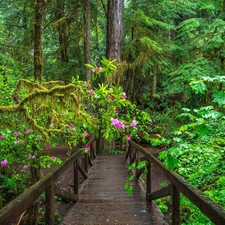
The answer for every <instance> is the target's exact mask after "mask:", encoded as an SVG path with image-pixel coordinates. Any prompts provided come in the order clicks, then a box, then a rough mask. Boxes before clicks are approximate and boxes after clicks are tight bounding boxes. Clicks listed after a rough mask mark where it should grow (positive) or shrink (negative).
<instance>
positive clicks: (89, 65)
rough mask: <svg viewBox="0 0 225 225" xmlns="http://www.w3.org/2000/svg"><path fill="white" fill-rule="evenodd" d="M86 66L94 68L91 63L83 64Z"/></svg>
mask: <svg viewBox="0 0 225 225" xmlns="http://www.w3.org/2000/svg"><path fill="white" fill-rule="evenodd" d="M84 65H85V66H86V67H88V68H90V69H94V68H95V67H94V66H92V65H91V64H84Z"/></svg>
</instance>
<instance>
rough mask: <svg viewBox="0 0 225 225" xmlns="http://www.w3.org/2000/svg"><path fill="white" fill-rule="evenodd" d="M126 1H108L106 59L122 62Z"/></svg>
mask: <svg viewBox="0 0 225 225" xmlns="http://www.w3.org/2000/svg"><path fill="white" fill-rule="evenodd" d="M123 13H124V0H108V8H107V43H106V57H107V58H108V59H117V62H120V61H121V46H122V41H123V34H124V25H123Z"/></svg>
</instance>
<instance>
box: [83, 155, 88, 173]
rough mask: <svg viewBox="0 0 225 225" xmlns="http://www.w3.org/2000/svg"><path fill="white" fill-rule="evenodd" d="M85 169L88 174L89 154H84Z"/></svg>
mask: <svg viewBox="0 0 225 225" xmlns="http://www.w3.org/2000/svg"><path fill="white" fill-rule="evenodd" d="M84 169H85V172H86V173H88V154H87V153H85V154H84Z"/></svg>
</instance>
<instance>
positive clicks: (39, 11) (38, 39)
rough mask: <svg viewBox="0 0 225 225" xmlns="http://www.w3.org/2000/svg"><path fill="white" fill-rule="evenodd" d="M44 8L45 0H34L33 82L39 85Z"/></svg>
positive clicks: (41, 65) (41, 67)
mask: <svg viewBox="0 0 225 225" xmlns="http://www.w3.org/2000/svg"><path fill="white" fill-rule="evenodd" d="M45 7H46V0H35V4H34V80H35V81H39V82H40V83H41V80H42V69H43V56H42V25H43V17H44V12H45Z"/></svg>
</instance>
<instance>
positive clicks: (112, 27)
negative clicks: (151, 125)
mask: <svg viewBox="0 0 225 225" xmlns="http://www.w3.org/2000/svg"><path fill="white" fill-rule="evenodd" d="M103 5H104V4H103ZM123 13H124V0H108V5H107V37H106V57H107V58H108V59H109V60H112V59H116V60H117V63H118V62H120V61H121V46H122V41H123V34H124V30H123V29H124V26H123ZM116 80H117V74H116V73H115V74H113V76H112V80H111V81H107V82H110V83H114V82H115V81H116ZM117 83H118V82H117ZM98 149H99V152H100V153H112V152H113V151H114V149H115V139H113V140H112V141H111V142H110V143H109V142H108V141H107V140H105V138H104V137H103V136H102V134H101V133H100V136H99V140H98Z"/></svg>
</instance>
